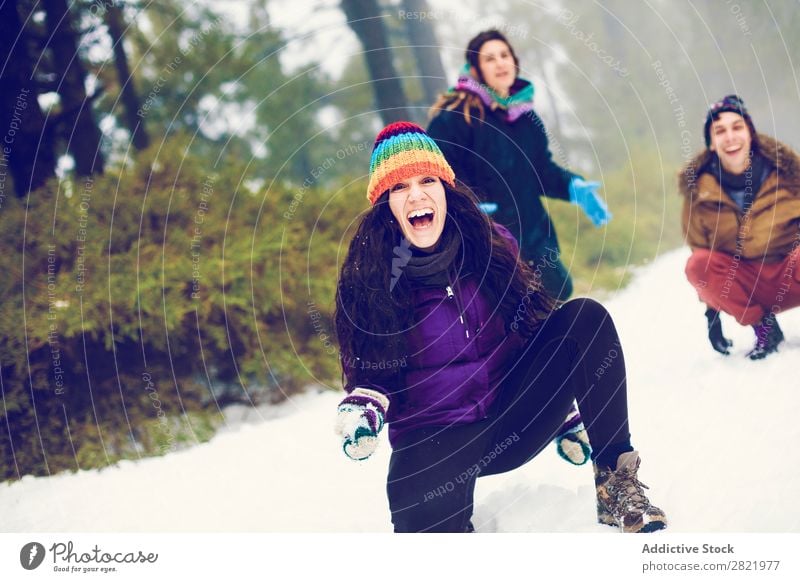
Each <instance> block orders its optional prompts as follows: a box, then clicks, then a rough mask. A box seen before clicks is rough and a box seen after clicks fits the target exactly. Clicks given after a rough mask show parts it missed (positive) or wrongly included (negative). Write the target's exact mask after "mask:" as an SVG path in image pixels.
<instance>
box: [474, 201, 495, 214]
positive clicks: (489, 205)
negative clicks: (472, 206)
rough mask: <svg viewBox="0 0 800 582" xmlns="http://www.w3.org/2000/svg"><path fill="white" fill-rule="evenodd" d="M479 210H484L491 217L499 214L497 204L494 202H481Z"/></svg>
mask: <svg viewBox="0 0 800 582" xmlns="http://www.w3.org/2000/svg"><path fill="white" fill-rule="evenodd" d="M478 208H480V209H481V210H483V211H484V212H485V213H486V214H488V215H489V216H491V215H492V214H494V213H495V212H497V204H495V203H494V202H480V203H478Z"/></svg>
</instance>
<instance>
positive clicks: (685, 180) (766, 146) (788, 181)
mask: <svg viewBox="0 0 800 582" xmlns="http://www.w3.org/2000/svg"><path fill="white" fill-rule="evenodd" d="M758 148H759V150H758V151H759V152H760V153H761V155H763V156H764V157H765V158H767V160H768V161H769V162H770V164H772V166H773V167H774V168H776V169H777V173H778V175H779V176H780V184H781V186H795V187H796V188H795V192H796V194H797V195H800V160H799V159H798V157H797V154H795V153H794V151H793V150H792V148H790V147H789V146H787V145H786V144H784V143H781V142H779V141H778V140H776V139H775V138H773V137H770V136H768V135H765V134H763V133H759V134H758ZM712 155H713V154H712V152H711V151H710V150H707V149H706V150H703V151H702V152H700V153H699V154H697V155H696V156H695V157H694V159H692V160H691V161H690V162H688V163H687V164H686V165H685V166H684V167H683V168H682V169H681V171H680V173H679V174H678V189H679V191H680V193H681V194H682V195H683V196H686V197H691V198H695V197H697V195H698V187H697V186H698V182H699V181H700V178H701V175H702V174H703V172H704V170H705V168H706V166H707V165H708V163H709V162H710V161H711V157H712ZM774 186H775V180H774V179H773V176H770V177H769V178H767V179H766V180H765V181H764V184H763V185H762V186H761V188H762V190H763V189H764V188H765V187H774ZM715 190H716V189H715ZM719 190H720V191H719V195H720V196H721V197H722V198H723V199H725V198H728V197H727V196H723V194H722V189H721V188H720V189H719ZM712 197H713V198H716V196H712Z"/></svg>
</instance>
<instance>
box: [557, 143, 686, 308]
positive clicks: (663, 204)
mask: <svg viewBox="0 0 800 582" xmlns="http://www.w3.org/2000/svg"><path fill="white" fill-rule="evenodd" d="M677 170H678V166H677V165H676V164H672V163H667V162H665V161H664V160H662V159H661V158H659V157H658V153H657V152H656V151H653V150H652V149H648V148H645V147H635V145H634V144H632V146H631V157H630V159H629V164H628V165H626V166H624V167H622V168H618V169H614V170H612V171H610V172H606V173H604V174H603V175H602V176H600V175H591V176H589V177H588V179H592V180H601V179H602V181H603V190H602V192H601V194H602V195H603V196H604V197H605V199H606V200H607V202H608V206H609V209H610V210H611V212H612V213H613V218H612V220H611V222H610V223H609V224H608V226H607V227H604V228H600V229H597V228H595V227H594V226H593V225H592V223H591V222H590V221H589V220H588V219H587V218H586V217H585V216H584V214H583V212H582V211H581V210H580V209H578V207H577V206H574V205H572V204H566V203H563V202H560V201H552V200H547V199H546V198H543V200H546V201H547V205H548V209H549V212H550V215H551V217H552V218H553V222H554V223H555V226H556V231H557V232H558V240H559V245H560V247H561V259H562V261H563V262H564V264H565V265H567V267H568V268H569V270H570V272H571V273H572V276H573V280H574V283H575V293H576V294H592V293H595V294H596V293H597V292H601V293H605V292H608V291H612V290H616V289H619V288H621V287H624V286H625V285H627V283H628V282H629V280H630V277H631V270H630V268H631V267H634V266H637V265H641V264H643V263H646V262H648V261H651V260H653V259H655V258H656V257H657V256H658V255H659V254H661V253H663V252H665V251H668V250H671V249H674V248H677V247H678V246H680V245H681V244H682V242H683V235H682V233H681V225H680V212H681V198H680V196H678V195H677V193H676V192H677V178H676V176H677Z"/></svg>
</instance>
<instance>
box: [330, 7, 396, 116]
mask: <svg viewBox="0 0 800 582" xmlns="http://www.w3.org/2000/svg"><path fill="white" fill-rule="evenodd" d="M342 10H343V11H344V13H345V16H346V17H347V20H348V24H349V26H350V28H352V29H353V32H355V33H356V36H357V37H358V39H359V40H360V41H361V44H362V46H363V47H364V57H365V58H366V59H367V69H368V70H369V76H370V79H371V80H372V89H373V91H374V93H375V101H376V105H377V107H378V113H379V114H380V116H381V119H382V120H383V122H384V123H385V124H388V123H392V122H393V121H401V120H404V119H409V111H408V101H407V100H406V96H405V93H404V92H403V86H402V85H401V83H400V77H399V76H398V74H397V71H396V70H395V68H394V64H393V63H392V49H391V47H390V46H389V42H388V36H387V34H386V27H385V26H384V24H383V20H382V17H381V13H380V9H379V8H378V3H377V1H376V0H342Z"/></svg>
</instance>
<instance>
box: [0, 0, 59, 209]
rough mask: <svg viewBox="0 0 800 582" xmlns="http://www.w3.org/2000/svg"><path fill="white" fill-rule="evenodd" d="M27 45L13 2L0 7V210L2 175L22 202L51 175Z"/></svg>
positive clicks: (50, 157)
mask: <svg viewBox="0 0 800 582" xmlns="http://www.w3.org/2000/svg"><path fill="white" fill-rule="evenodd" d="M30 46H31V44H30V41H29V39H28V35H27V34H26V32H25V29H24V28H23V27H22V21H21V20H20V17H19V12H17V0H6V1H5V2H1V3H0V71H2V75H0V206H2V199H3V198H4V197H5V194H6V193H5V184H6V172H5V168H8V169H9V170H11V177H12V179H13V180H14V192H15V193H16V195H17V196H19V197H20V198H22V197H23V196H25V195H27V194H28V192H29V191H30V190H35V189H36V188H39V187H40V186H42V185H43V184H44V183H45V181H46V180H47V179H48V178H50V177H52V176H53V175H54V174H55V167H56V162H55V154H54V152H53V143H52V140H51V139H49V136H48V135H47V134H46V133H45V132H44V127H45V124H44V115H43V114H42V110H41V108H40V107H39V101H38V100H37V98H38V96H39V88H38V86H37V85H36V82H35V80H34V78H33V64H32V59H31V56H30V54H29V53H28V51H29V50H30Z"/></svg>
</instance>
